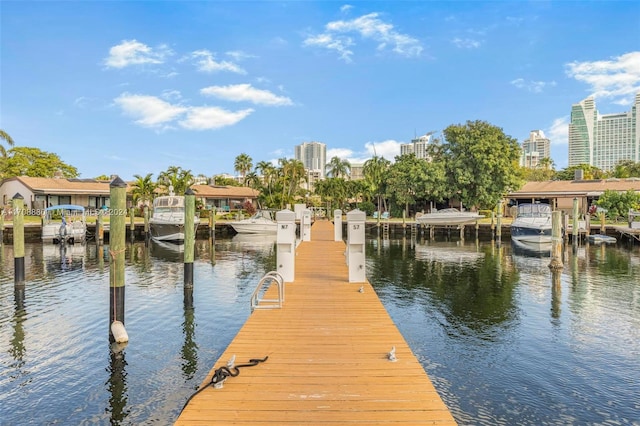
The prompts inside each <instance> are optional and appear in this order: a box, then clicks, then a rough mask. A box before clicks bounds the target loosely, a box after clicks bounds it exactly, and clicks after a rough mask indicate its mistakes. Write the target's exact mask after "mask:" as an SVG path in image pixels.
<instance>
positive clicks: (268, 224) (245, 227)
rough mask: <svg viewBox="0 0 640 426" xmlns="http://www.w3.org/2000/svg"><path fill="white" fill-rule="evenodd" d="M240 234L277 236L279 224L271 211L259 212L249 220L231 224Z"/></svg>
mask: <svg viewBox="0 0 640 426" xmlns="http://www.w3.org/2000/svg"><path fill="white" fill-rule="evenodd" d="M229 225H231V226H232V227H233V229H234V230H235V231H236V232H237V233H238V234H275V233H276V232H277V230H278V222H276V220H275V217H274V212H273V211H271V210H258V211H257V212H256V213H255V214H254V215H253V216H251V217H250V218H248V219H244V220H238V221H234V222H229Z"/></svg>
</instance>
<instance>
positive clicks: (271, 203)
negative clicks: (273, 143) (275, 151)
mask: <svg viewBox="0 0 640 426" xmlns="http://www.w3.org/2000/svg"><path fill="white" fill-rule="evenodd" d="M256 171H258V172H259V173H260V175H262V183H261V187H260V188H257V189H260V196H259V197H258V202H259V203H260V205H264V206H265V207H270V208H274V207H276V206H277V204H276V200H275V193H276V190H275V186H276V180H277V177H278V171H277V169H276V167H275V166H274V165H273V164H272V163H270V162H268V161H260V162H259V163H258V164H257V165H256Z"/></svg>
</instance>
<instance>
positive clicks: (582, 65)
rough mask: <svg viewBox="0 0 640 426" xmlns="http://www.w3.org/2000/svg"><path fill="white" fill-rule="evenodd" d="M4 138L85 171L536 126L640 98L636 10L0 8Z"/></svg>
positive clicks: (224, 167) (249, 5) (558, 142)
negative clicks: (452, 130) (591, 104)
mask: <svg viewBox="0 0 640 426" xmlns="http://www.w3.org/2000/svg"><path fill="white" fill-rule="evenodd" d="M0 15H1V22H0V24H1V30H0V31H1V52H0V60H1V63H0V72H1V74H0V83H1V86H0V91H1V92H0V128H2V129H3V130H5V131H6V132H7V133H9V134H10V135H11V136H12V137H13V139H14V140H15V142H16V144H17V145H19V146H30V147H37V148H39V149H41V150H44V151H48V152H54V153H56V154H58V155H59V156H60V158H61V159H62V160H63V161H65V162H66V163H68V164H71V165H73V166H75V167H77V168H78V170H79V172H80V173H81V177H84V178H91V177H95V176H98V175H102V174H106V175H112V174H117V175H120V176H121V177H122V178H124V179H132V177H133V175H135V174H138V175H142V176H144V175H145V174H147V173H153V174H154V176H155V177H157V175H158V173H159V172H161V171H163V170H166V169H167V167H169V166H180V167H182V168H184V169H188V170H191V171H192V173H193V174H195V175H197V174H204V175H207V176H212V175H215V174H220V173H230V174H234V170H233V165H234V159H235V158H236V156H238V155H239V154H241V153H246V154H248V155H249V156H250V157H251V158H252V159H253V161H254V164H255V163H257V162H259V161H271V160H276V159H278V158H282V157H287V158H293V155H294V154H293V153H294V146H295V145H298V144H300V143H302V142H308V141H320V142H323V143H325V144H326V145H327V157H328V158H330V157H332V156H334V155H337V156H339V157H341V158H346V159H348V160H350V161H352V162H361V161H364V160H366V159H367V158H370V157H371V156H372V155H373V154H374V152H375V153H376V154H378V155H383V156H384V157H385V158H388V159H390V160H392V159H393V158H394V156H395V155H398V154H399V152H400V151H399V144H400V143H408V142H410V140H411V139H412V138H414V137H415V136H420V135H422V134H425V133H427V132H430V131H436V132H440V131H442V130H443V129H444V128H446V127H447V126H449V125H451V124H458V123H464V122H466V121H467V120H486V121H488V122H490V123H492V124H494V125H496V126H499V127H501V128H502V129H503V130H504V132H505V133H506V134H508V135H510V136H512V137H515V138H517V139H518V140H519V141H520V142H521V141H523V140H524V139H526V138H527V137H528V135H529V131H531V130H536V129H541V130H543V131H544V132H545V134H546V135H547V137H549V138H550V139H551V146H552V159H553V160H554V162H555V163H556V168H558V169H560V168H564V167H566V166H567V154H568V150H567V123H568V120H569V114H570V111H571V105H572V104H573V103H577V102H579V101H581V100H582V99H584V98H586V97H588V96H591V95H593V96H595V99H596V107H597V108H598V110H599V111H600V112H601V113H612V112H623V111H628V110H629V109H630V106H629V105H630V103H631V101H632V99H633V96H634V95H635V93H637V92H640V2H634V1H623V2H616V1H601V2H599V1H590V2H578V1H575V2H574V1H560V2H554V1H531V2H525V1H518V2H508V1H497V2H480V1H474V2H458V1H446V2H427V1H425V2H418V1H394V2H383V1H375V2H366V1H357V2H336V1H326V2H312V1H293V2H276V1H256V2H251V1H219V2H217V1H205V2H197V1H184V2H178V1H162V2H156V1H135V2H124V1H105V2H94V1H86V2H73V1H64V2H54V1H41V2H30V1H15V2H13V1H1V2H0Z"/></svg>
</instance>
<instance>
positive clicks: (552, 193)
mask: <svg viewBox="0 0 640 426" xmlns="http://www.w3.org/2000/svg"><path fill="white" fill-rule="evenodd" d="M607 189H609V190H613V191H619V192H626V191H628V190H633V191H635V192H638V193H640V178H626V179H616V178H610V179H597V180H550V181H543V182H527V183H526V184H524V186H523V187H522V188H520V189H519V190H517V191H514V192H512V193H510V194H507V197H506V198H507V201H509V202H510V203H511V204H512V205H513V204H517V203H536V202H541V203H548V204H550V205H551V206H552V208H553V209H554V210H555V209H557V210H562V211H564V212H566V213H570V212H571V211H572V210H573V199H574V198H577V199H578V209H579V211H580V213H581V214H586V213H587V211H588V209H589V206H591V205H592V204H593V203H594V202H595V201H597V200H598V198H600V196H601V195H602V194H604V191H606V190H607ZM506 210H507V211H506V212H505V213H506V214H507V215H509V213H510V210H511V209H506Z"/></svg>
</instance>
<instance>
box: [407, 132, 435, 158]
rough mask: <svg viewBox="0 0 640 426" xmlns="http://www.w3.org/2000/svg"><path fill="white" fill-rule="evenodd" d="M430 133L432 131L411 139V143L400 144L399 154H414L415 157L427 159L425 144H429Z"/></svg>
mask: <svg viewBox="0 0 640 426" xmlns="http://www.w3.org/2000/svg"><path fill="white" fill-rule="evenodd" d="M432 134H433V132H429V133H427V134H426V135H422V136H420V137H419V138H416V139H411V143H403V144H400V155H405V154H415V155H416V157H417V158H423V159H425V160H429V155H428V154H427V146H429V141H430V140H431V135H432Z"/></svg>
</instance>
